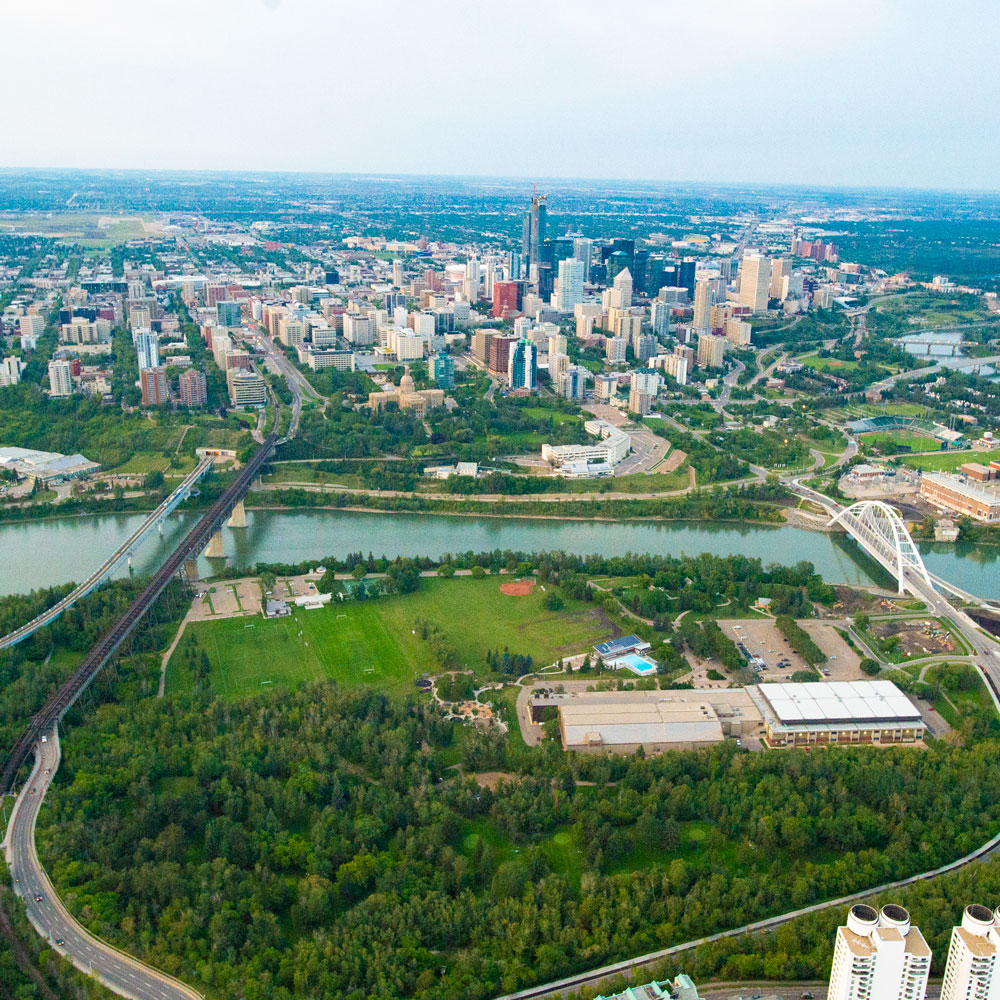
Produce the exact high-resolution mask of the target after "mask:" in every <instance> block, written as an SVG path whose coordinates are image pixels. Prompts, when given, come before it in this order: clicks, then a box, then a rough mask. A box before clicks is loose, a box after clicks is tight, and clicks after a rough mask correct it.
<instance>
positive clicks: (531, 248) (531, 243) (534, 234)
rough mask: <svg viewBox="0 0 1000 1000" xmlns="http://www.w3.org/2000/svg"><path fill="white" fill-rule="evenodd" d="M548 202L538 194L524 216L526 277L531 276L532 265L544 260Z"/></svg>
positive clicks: (523, 265)
mask: <svg viewBox="0 0 1000 1000" xmlns="http://www.w3.org/2000/svg"><path fill="white" fill-rule="evenodd" d="M547 215H548V202H547V199H546V197H545V195H544V194H536V195H534V196H533V197H532V199H531V208H530V210H529V211H528V212H526V213H525V216H524V227H523V228H522V230H521V266H522V267H523V268H524V276H525V277H528V276H529V275H530V274H531V265H532V264H537V263H539V261H540V260H541V259H542V244H543V243H544V242H545V225H546V217H547Z"/></svg>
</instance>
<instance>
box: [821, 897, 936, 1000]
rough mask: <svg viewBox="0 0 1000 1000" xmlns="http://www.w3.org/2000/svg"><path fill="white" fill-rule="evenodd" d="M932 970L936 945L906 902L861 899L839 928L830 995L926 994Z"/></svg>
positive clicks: (891, 997)
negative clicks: (913, 918)
mask: <svg viewBox="0 0 1000 1000" xmlns="http://www.w3.org/2000/svg"><path fill="white" fill-rule="evenodd" d="M930 971H931V950H930V948H928V947H927V942H926V941H925V940H924V938H923V935H922V934H921V933H920V931H919V929H918V928H916V927H913V926H912V925H911V924H910V914H909V913H908V912H907V911H906V910H905V909H904V908H903V907H902V906H897V905H896V904H895V903H888V904H886V905H885V906H883V907H882V909H881V911H878V910H876V909H875V908H874V907H872V906H867V905H866V904H864V903H857V904H856V905H854V906H852V907H851V909H850V911H849V913H848V914H847V925H846V926H845V927H838V928H837V942H836V945H835V946H834V950H833V969H832V970H831V972H830V989H829V992H828V993H827V998H828V1000H924V997H925V996H926V993H927V977H928V976H929V975H930Z"/></svg>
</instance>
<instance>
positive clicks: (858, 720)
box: [747, 681, 926, 746]
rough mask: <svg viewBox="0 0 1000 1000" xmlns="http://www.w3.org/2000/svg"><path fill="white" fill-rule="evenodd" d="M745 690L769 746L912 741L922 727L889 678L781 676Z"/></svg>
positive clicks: (921, 732) (914, 710) (910, 704)
mask: <svg viewBox="0 0 1000 1000" xmlns="http://www.w3.org/2000/svg"><path fill="white" fill-rule="evenodd" d="M747 690H748V691H749V693H750V696H751V698H753V700H754V702H755V704H756V705H757V707H758V708H759V709H760V713H761V715H762V716H763V719H764V728H765V733H766V738H767V741H768V743H769V744H770V745H771V746H808V745H810V744H828V743H913V742H915V741H916V740H920V739H923V736H924V731H925V729H926V724H925V723H924V720H923V718H922V717H921V715H920V710H919V709H918V708H917V707H916V706H915V705H914V704H913V702H911V701H910V699H909V698H907V696H906V695H905V694H903V692H902V691H900V690H899V688H898V687H896V685H895V684H893V683H892V681H832V682H830V683H807V684H797V683H794V682H786V683H779V684H760V685H758V686H757V687H755V688H754V687H751V688H748V689H747Z"/></svg>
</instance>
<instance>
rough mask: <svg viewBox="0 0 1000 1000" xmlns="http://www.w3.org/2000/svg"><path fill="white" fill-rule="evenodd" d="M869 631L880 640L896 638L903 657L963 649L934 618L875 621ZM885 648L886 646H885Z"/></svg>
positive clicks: (908, 657) (934, 654)
mask: <svg viewBox="0 0 1000 1000" xmlns="http://www.w3.org/2000/svg"><path fill="white" fill-rule="evenodd" d="M869 631H870V632H871V634H872V635H874V636H875V638H876V639H878V640H879V642H881V643H884V642H885V640H887V639H892V638H895V639H896V641H897V642H898V650H899V652H900V653H901V654H902V657H903V659H907V660H912V659H917V658H919V657H921V656H938V655H940V654H942V653H959V654H961V652H962V650H961V649H958V648H957V647H956V645H955V640H954V638H952V636H951V634H950V633H949V632H948V630H947V629H945V628H942V626H941V623H940V622H938V621H936V620H935V619H933V618H916V619H914V618H907V619H902V620H900V619H896V620H895V621H873V622H871V624H870V626H869ZM883 648H884V646H883Z"/></svg>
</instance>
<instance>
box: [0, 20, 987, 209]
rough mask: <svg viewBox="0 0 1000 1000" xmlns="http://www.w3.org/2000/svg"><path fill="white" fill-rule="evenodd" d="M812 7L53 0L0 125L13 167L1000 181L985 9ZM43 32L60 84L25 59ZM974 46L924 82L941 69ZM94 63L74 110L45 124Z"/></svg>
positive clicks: (839, 182)
mask: <svg viewBox="0 0 1000 1000" xmlns="http://www.w3.org/2000/svg"><path fill="white" fill-rule="evenodd" d="M816 11H817V6H816V5H815V4H813V3H802V2H794V0H767V2H765V3H762V4H754V5H744V4H739V3H737V2H735V0H724V2H723V3H722V4H721V5H716V7H714V8H712V10H711V11H706V10H699V9H696V8H695V7H694V5H681V4H678V3H666V4H651V3H648V2H645V0H630V2H628V3H626V4H625V5H623V6H621V7H619V8H617V9H616V12H615V15H614V16H610V15H609V14H608V13H607V10H606V9H605V8H603V7H599V6H597V5H596V4H589V3H585V4H577V5H574V6H573V7H572V8H568V7H565V6H564V5H561V4H548V5H540V6H530V7H529V6H528V5H527V4H524V3H520V2H519V3H515V4H513V5H512V6H511V7H510V8H507V9H505V11H504V16H503V17H500V16H498V15H494V14H491V13H490V12H488V11H487V12H483V11H481V10H478V9H474V8H472V9H466V8H465V7H463V6H456V5H454V4H451V3H445V2H435V3H432V4H430V5H422V7H421V8H420V9H419V10H417V9H409V8H406V7H402V6H395V5H388V6H386V7H384V8H380V9H379V10H377V11H372V10H366V11H359V10H354V9H351V10H336V9H335V10H327V9H326V8H324V7H323V6H321V5H320V4H317V3H315V2H314V0H262V2H257V3H251V4H235V3H234V2H232V0H218V2H216V3H214V4H212V5H208V6H207V7H206V6H205V5H201V6H197V5H195V4H194V3H192V2H189V0H180V2H179V3H177V4H174V5H172V6H171V8H170V12H171V14H172V16H171V17H169V18H168V17H163V16H162V12H161V11H159V10H157V9H156V8H155V7H154V8H147V7H143V8H138V7H135V6H134V5H130V4H124V3H122V2H121V0H99V2H98V3H96V5H92V6H90V7H88V8H87V9H86V10H83V9H81V8H79V7H77V6H76V5H72V4H69V3H68V2H66V0H40V2H39V3H37V4H34V5H31V6H30V7H29V6H24V5H22V6H19V7H18V8H16V9H15V10H13V11H11V12H9V13H8V15H7V19H8V25H7V28H8V37H9V38H10V39H11V40H12V41H14V42H15V44H13V45H11V46H10V48H9V70H10V73H11V76H12V78H13V79H22V80H30V81H31V88H32V100H31V101H24V102H11V103H10V104H8V106H6V107H5V108H4V109H3V111H0V124H2V125H3V126H4V129H5V132H7V134H10V135H30V136H31V137H32V138H31V142H30V143H19V144H10V145H9V146H8V147H7V150H6V152H5V153H4V154H0V157H2V159H0V164H2V165H3V166H5V167H57V166H60V165H73V166H76V167H89V168H95V169H109V168H122V169H149V168H153V167H163V168H167V169H177V170H185V169H206V170H227V171H229V170H231V171H250V172H272V171H278V172H286V171H287V172H321V173H347V174H354V173H358V174H371V173H375V174H381V173H388V174H403V175H415V176H422V175H423V176H427V175H430V176H442V175H459V176H463V175H469V176H506V177H532V176H533V177H538V178H554V177H579V176H588V177H592V178H594V179H609V180H610V179H619V180H641V179H645V180H660V181H670V182H676V183H686V182H705V183H748V184H756V183H774V184H797V185H798V184H803V185H819V186H834V187H904V188H909V187H912V188H933V189H946V190H976V189H982V190H989V189H994V188H995V187H996V181H995V179H994V174H993V172H992V169H991V164H992V162H993V161H994V160H995V158H996V154H997V152H998V140H997V139H996V137H995V136H994V135H993V134H992V132H991V130H989V129H986V128H984V127H983V123H984V122H987V121H989V120H990V112H991V109H990V106H989V104H990V95H991V94H992V93H995V92H996V88H997V83H998V82H1000V81H998V71H997V69H996V66H995V63H994V60H993V59H992V56H991V53H992V51H994V50H995V47H996V42H997V40H998V39H997V33H998V30H1000V29H998V28H997V26H996V24H995V19H991V18H989V17H988V14H989V13H990V11H989V9H988V8H987V7H986V5H985V4H983V3H979V2H971V0H966V2H959V3H957V4H954V5H952V7H951V8H950V9H949V12H948V17H947V18H941V17H940V16H939V11H938V10H937V8H934V7H932V6H931V5H930V4H929V3H926V2H923V0H920V2H918V3H911V4H906V5H904V4H902V3H900V2H898V0H882V2H877V3H862V2H861V0H852V2H849V3H846V4H843V5H841V6H840V7H839V8H838V11H837V16H836V18H833V17H828V18H826V19H825V20H823V21H822V22H817V17H816ZM195 24H196V25H197V27H198V30H196V31H192V30H190V29H191V26H192V25H195ZM42 33H43V34H44V37H45V41H46V46H45V60H44V63H43V65H44V67H45V68H46V72H44V73H41V72H39V68H40V64H39V62H38V50H37V47H36V46H34V45H31V44H29V42H30V41H31V39H33V38H36V37H38V36H39V34H42ZM647 38H654V39H661V40H662V59H661V58H660V57H659V55H657V57H656V58H652V57H651V54H650V53H648V52H645V50H644V49H643V47H641V46H639V45H638V43H637V40H638V39H647ZM21 39H23V41H24V44H17V43H18V42H19V40H21ZM958 50H960V51H962V53H963V58H962V59H961V60H960V61H956V62H954V63H952V64H949V65H948V67H947V72H945V73H935V74H934V76H933V86H931V80H930V78H929V74H928V67H929V66H934V65H937V64H938V62H939V61H940V58H941V53H944V52H948V51H958ZM498 53H500V56H499V57H498ZM81 55H84V56H85V59H84V61H85V65H86V66H87V74H88V81H89V86H88V89H87V91H86V100H85V102H84V104H83V111H82V113H77V114H74V115H71V116H67V115H64V116H62V117H61V120H60V122H61V123H60V128H59V129H58V130H51V131H50V132H46V131H45V130H40V129H38V127H37V117H36V116H37V113H38V109H39V108H51V109H53V110H57V109H59V108H61V107H62V103H63V102H64V101H65V98H66V94H67V93H69V92H70V86H71V83H72V81H71V78H70V75H69V72H68V67H69V66H71V65H72V66H74V67H76V66H79V64H80V59H81ZM151 66H153V67H156V72H155V73H151V72H150V71H149V68H150V67H151ZM584 70H585V71H586V72H582V71H584ZM567 79H581V80H585V81H586V83H581V84H580V85H577V86H575V87H568V86H566V84H565V81H566V80H567ZM452 81H456V82H455V83H452ZM457 81H463V84H462V86H458V84H457ZM163 115H167V116H168V118H169V119H170V120H171V121H172V122H174V123H175V124H174V127H172V128H171V129H169V133H168V139H167V141H163V139H161V138H157V136H156V134H155V122H156V121H157V119H158V118H159V117H161V116H163ZM112 121H113V122H114V123H115V124H114V129H113V130H111V129H109V123H110V122H112ZM262 126H264V127H265V135H266V141H261V139H262V135H261V128H262ZM609 127H611V128H613V129H614V134H615V141H614V142H607V141H603V140H602V135H603V133H604V131H605V130H606V129H608V128H609ZM387 136H391V140H387V138H386V137H387ZM581 165H583V169H581Z"/></svg>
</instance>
